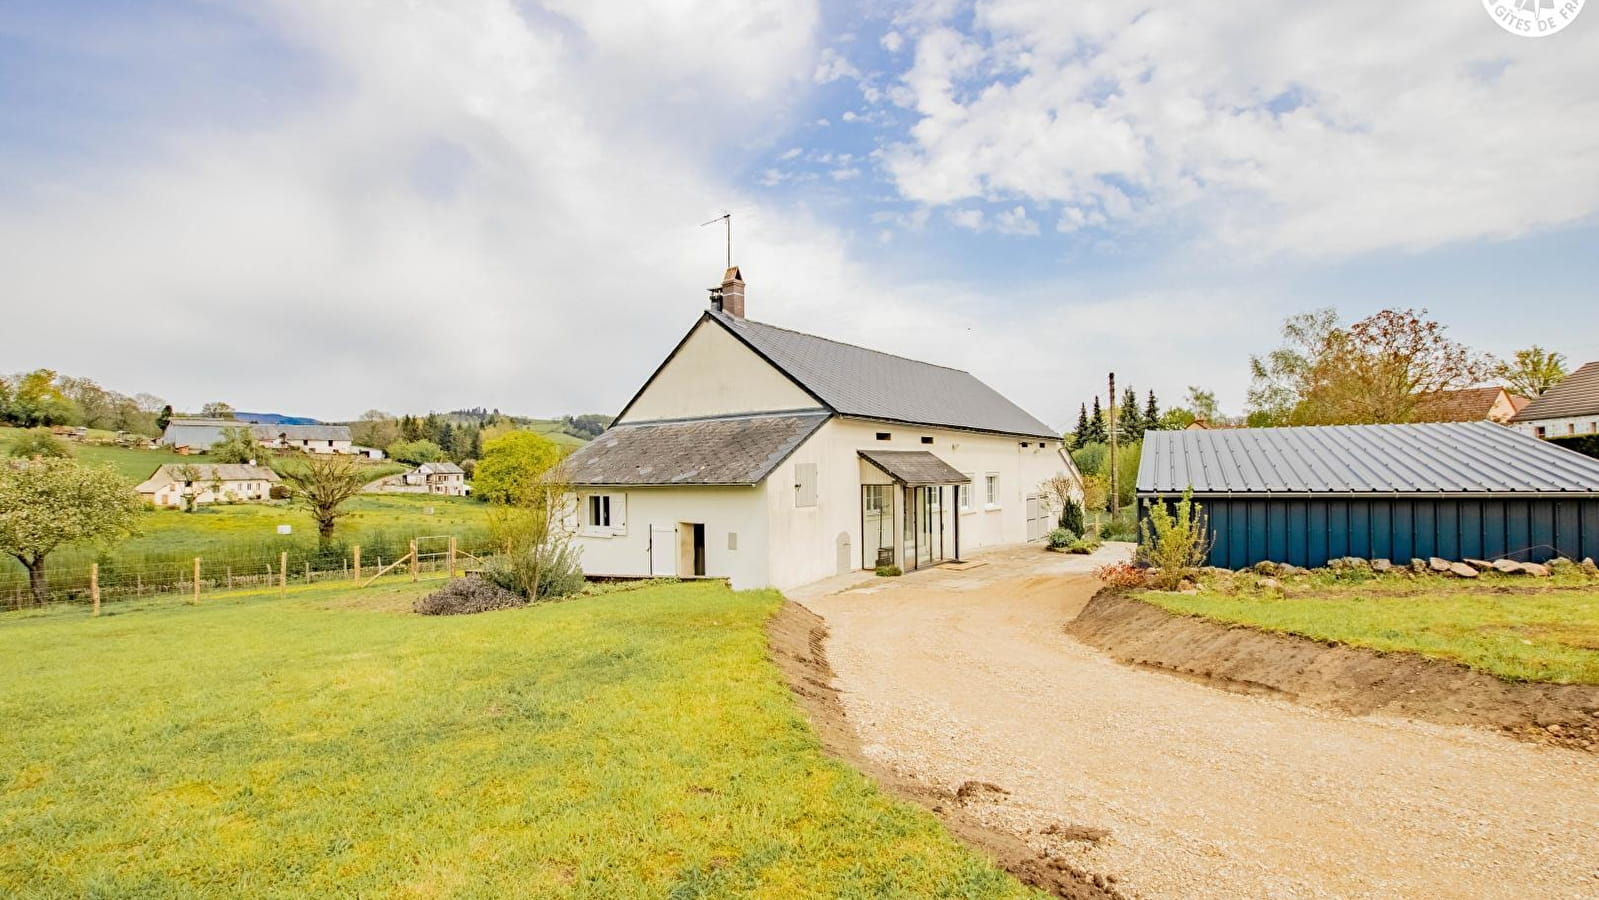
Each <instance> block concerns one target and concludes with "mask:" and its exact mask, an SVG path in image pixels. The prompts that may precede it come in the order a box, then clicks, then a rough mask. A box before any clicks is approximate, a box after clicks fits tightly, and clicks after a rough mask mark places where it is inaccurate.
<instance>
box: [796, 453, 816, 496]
mask: <svg viewBox="0 0 1599 900" xmlns="http://www.w3.org/2000/svg"><path fill="white" fill-rule="evenodd" d="M794 505H795V506H815V505H816V463H795V464H794Z"/></svg>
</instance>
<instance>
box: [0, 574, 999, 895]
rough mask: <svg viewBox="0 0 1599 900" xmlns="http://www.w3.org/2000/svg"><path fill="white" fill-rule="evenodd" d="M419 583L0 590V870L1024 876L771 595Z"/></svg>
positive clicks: (640, 878)
mask: <svg viewBox="0 0 1599 900" xmlns="http://www.w3.org/2000/svg"><path fill="white" fill-rule="evenodd" d="M425 589H426V586H425V585H423V586H416V585H410V584H403V583H401V584H395V585H389V586H379V587H377V588H372V589H369V590H367V591H364V592H350V591H339V590H332V589H326V588H323V589H302V590H298V591H295V592H292V593H291V594H290V596H289V599H287V600H283V601H280V600H278V599H276V597H275V596H274V595H273V594H271V593H268V594H266V595H258V596H249V595H239V596H229V597H227V598H222V599H208V600H207V601H206V602H205V603H203V604H202V605H201V606H199V607H188V606H183V605H179V604H172V603H166V604H161V603H151V602H148V601H147V602H145V603H144V604H141V605H120V604H119V605H114V606H112V607H110V612H112V613H113V614H112V615H108V616H103V617H101V618H99V619H91V618H88V617H86V615H85V613H84V611H83V610H82V609H81V608H76V609H61V608H57V609H54V610H51V611H47V612H43V613H41V612H31V613H22V614H9V615H0V679H3V680H4V682H5V683H6V684H8V685H10V687H9V688H8V689H7V690H6V691H4V692H0V716H3V718H4V721H5V723H6V727H5V729H4V730H3V732H0V786H3V793H0V834H4V835H5V839H4V840H3V841H0V894H5V895H8V896H16V897H56V896H118V897H126V896H151V897H154V896H162V897H166V896H219V897H221V896H230V897H231V896H243V895H248V896H282V897H303V896H333V895H337V896H407V897H409V896H418V897H439V896H451V897H455V896H463V897H509V896H528V897H530V896H570V897H595V898H600V897H605V898H609V897H707V896H744V895H760V896H771V897H786V896H856V897H866V896H872V897H921V896H959V897H1003V896H1028V895H1029V894H1028V892H1027V891H1026V889H1024V888H1023V887H1022V886H1021V885H1019V884H1018V883H1017V882H1015V881H1013V880H1012V879H1010V877H1009V876H1007V875H1005V874H1003V873H1002V872H999V871H997V870H996V869H995V868H993V867H992V866H991V865H990V864H989V863H988V862H986V861H985V860H983V859H981V858H979V857H977V856H976V855H974V854H973V853H971V852H969V851H968V850H966V849H965V848H963V847H962V846H961V845H959V844H958V843H956V842H955V841H954V840H953V839H952V838H951V837H950V836H949V835H948V834H947V833H946V832H944V831H943V829H942V828H941V826H940V825H939V824H938V823H937V821H936V820H934V819H933V818H932V817H931V816H930V815H928V814H926V813H924V812H922V811H920V810H917V809H914V808H911V807H908V806H905V805H903V804H900V803H898V802H895V801H892V800H890V799H888V798H886V797H885V796H883V795H882V794H880V793H879V792H878V791H877V790H876V789H875V788H874V787H873V786H872V785H871V784H870V783H869V782H868V781H867V780H866V779H865V778H864V777H863V776H861V775H859V774H858V773H856V772H854V771H853V770H851V769H849V768H848V767H846V766H844V765H842V764H840V763H837V762H834V761H832V760H830V759H827V758H825V757H824V756H823V755H822V752H821V750H820V748H819V744H818V741H817V739H816V737H815V735H814V733H813V732H812V731H811V730H810V728H809V727H808V725H807V724H806V723H805V721H804V719H803V718H802V716H801V714H800V712H799V711H798V709H797V707H796V705H795V703H794V702H793V699H792V697H791V696H790V695H789V693H788V690H787V688H786V687H785V686H784V685H783V683H782V682H781V680H780V676H779V675H778V673H777V671H776V669H775V667H774V666H773V665H772V664H771V662H770V661H769V660H768V658H767V656H766V650H765V635H764V628H763V625H764V622H765V621H766V619H767V618H768V617H769V616H770V615H771V613H772V612H773V611H774V610H775V609H776V607H777V605H778V603H779V598H778V596H777V595H776V594H774V593H770V592H757V593H738V594H735V593H732V592H730V591H729V590H727V589H726V588H725V587H723V586H721V585H718V584H711V583H702V584H684V585H666V586H655V587H648V588H644V589H641V590H636V591H629V592H625V593H612V594H607V595H603V596H597V597H587V598H583V599H578V600H574V601H571V602H568V603H563V604H557V605H553V606H544V607H538V608H530V609H523V610H512V611H506V612H498V613H489V614H485V615H478V616H463V617H449V618H424V617H421V616H415V615H412V614H410V613H409V612H406V611H405V609H406V607H407V605H408V604H409V602H410V600H411V599H412V598H414V597H415V596H417V595H418V593H419V592H420V591H422V590H425Z"/></svg>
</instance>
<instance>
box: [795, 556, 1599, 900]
mask: <svg viewBox="0 0 1599 900" xmlns="http://www.w3.org/2000/svg"><path fill="white" fill-rule="evenodd" d="M1117 552H1121V553H1125V549H1124V548H1123V549H1121V550H1120V551H1118V550H1114V549H1112V550H1106V551H1102V552H1101V556H1107V555H1114V554H1115V553H1117ZM985 559H986V561H987V562H988V564H987V565H985V566H982V567H980V568H975V569H971V570H967V571H961V572H956V571H946V570H934V571H931V572H924V573H917V574H913V575H907V576H905V577H903V578H900V579H893V580H889V579H878V580H874V581H872V582H870V583H868V584H867V585H866V586H864V587H860V588H856V589H853V590H843V591H842V592H838V593H825V591H826V590H835V591H836V590H838V588H839V585H837V584H836V583H835V584H834V585H831V586H823V587H820V588H817V589H815V590H812V591H810V592H805V591H799V592H794V593H793V594H792V595H791V596H792V599H794V600H796V601H798V602H800V603H802V604H804V605H805V606H807V607H809V608H810V609H811V610H813V611H814V612H816V613H817V614H818V615H820V616H822V617H823V618H824V619H825V620H826V622H827V625H828V627H829V629H830V631H831V637H830V639H829V642H828V645H827V650H828V654H829V657H830V660H831V662H832V666H833V669H834V670H835V671H836V673H837V677H838V687H839V688H840V689H841V691H842V700H843V703H844V708H845V711H846V713H847V714H848V716H849V718H850V719H852V720H853V721H854V723H855V727H856V728H857V729H858V730H859V732H860V739H861V743H862V745H863V750H862V752H863V753H864V754H865V755H867V756H868V757H869V758H871V759H872V760H874V761H875V762H877V763H879V764H881V765H886V766H888V767H890V768H892V769H894V770H895V771H897V772H899V773H900V774H902V775H904V776H906V777H909V778H912V779H915V780H919V781H923V782H926V783H929V784H933V785H937V786H941V787H944V788H953V787H954V786H956V785H958V784H960V783H962V782H965V781H968V780H975V781H982V782H991V783H993V784H995V785H998V786H1000V787H1002V788H1004V789H1005V790H1007V791H1009V794H1008V795H1000V794H993V795H991V796H992V797H993V801H992V802H991V803H985V805H984V806H983V807H982V809H981V810H980V814H981V815H983V816H984V817H985V818H986V819H987V820H988V821H989V823H990V824H993V825H997V826H999V827H1001V828H1004V829H1005V830H1009V831H1013V832H1014V833H1017V834H1022V835H1025V836H1026V839H1027V840H1028V841H1029V843H1031V844H1033V845H1035V846H1037V847H1039V848H1041V849H1043V848H1047V849H1048V850H1049V851H1050V852H1051V853H1055V854H1058V855H1061V856H1064V857H1065V858H1066V859H1067V860H1069V861H1070V862H1072V863H1074V864H1076V865H1078V866H1080V867H1082V868H1084V869H1087V870H1089V871H1093V872H1100V873H1104V874H1111V875H1115V876H1117V878H1118V879H1119V887H1120V888H1121V889H1122V890H1123V891H1125V892H1127V893H1129V894H1131V895H1133V896H1140V897H1205V896H1211V897H1222V896H1226V897H1238V896H1250V897H1393V896H1406V897H1515V898H1526V897H1588V898H1593V897H1599V758H1595V757H1594V756H1592V755H1589V754H1583V753H1579V752H1575V751H1570V750H1563V749H1559V748H1549V747H1540V746H1535V745H1531V744H1525V743H1520V742H1517V741H1513V740H1510V739H1508V738H1504V737H1501V736H1499V735H1497V734H1494V733H1491V732H1487V731H1480V730H1475V729H1468V728H1448V727H1443V726H1438V725H1431V724H1425V723H1420V722H1413V721H1410V720H1404V719H1394V718H1381V717H1361V718H1352V717H1346V716H1340V715H1337V714H1333V713H1327V712H1322V711H1318V710H1314V709H1310V708H1306V707H1301V706H1298V705H1295V704H1293V703H1291V702H1287V701H1283V700H1278V699H1273V698H1266V697H1255V696H1246V695H1241V694H1233V693H1227V692H1224V691H1220V690H1216V689H1214V688H1210V687H1207V686H1204V685H1201V684H1197V683H1193V682H1189V681H1185V680H1182V679H1180V678H1177V677H1174V676H1171V675H1167V674H1162V673H1156V672H1148V671H1142V670H1138V669H1134V668H1129V667H1127V666H1123V665H1120V664H1118V663H1115V662H1113V661H1111V660H1109V659H1107V658H1105V657H1103V656H1101V655H1100V654H1099V653H1098V652H1096V651H1094V650H1092V649H1090V648H1088V647H1086V646H1084V645H1082V644H1079V643H1077V642H1076V641H1075V640H1073V639H1072V638H1070V637H1068V636H1067V635H1066V634H1064V633H1063V631H1062V625H1063V624H1064V623H1065V622H1067V621H1069V620H1070V619H1071V618H1072V617H1073V616H1074V615H1076V613H1077V611H1078V610H1079V609H1081V608H1082V605H1083V604H1084V603H1085V602H1086V601H1087V600H1088V598H1089V597H1090V596H1092V594H1093V593H1094V591H1095V590H1096V588H1097V584H1096V583H1095V582H1094V581H1093V580H1092V578H1091V577H1090V576H1088V575H1087V574H1086V573H1087V571H1088V569H1089V568H1091V567H1092V566H1093V565H1094V564H1096V563H1097V562H1100V561H1102V560H1087V559H1084V558H1081V557H1066V556H1061V555H1056V554H1047V553H1044V552H1042V551H1041V550H1039V549H1038V548H1036V547H1029V548H1016V549H1009V550H1004V551H999V552H997V553H994V554H990V555H989V556H987V557H985ZM1051 825H1054V826H1058V827H1057V829H1053V830H1055V831H1057V832H1060V831H1064V832H1065V833H1067V834H1072V833H1073V832H1072V831H1070V830H1069V826H1080V827H1082V828H1089V829H1092V828H1103V829H1106V830H1107V831H1108V835H1107V836H1106V837H1104V838H1103V839H1101V840H1099V841H1098V842H1097V843H1094V842H1091V841H1086V840H1064V839H1061V838H1059V837H1056V836H1047V835H1044V834H1041V833H1040V832H1042V831H1044V830H1046V829H1048V827H1049V826H1051Z"/></svg>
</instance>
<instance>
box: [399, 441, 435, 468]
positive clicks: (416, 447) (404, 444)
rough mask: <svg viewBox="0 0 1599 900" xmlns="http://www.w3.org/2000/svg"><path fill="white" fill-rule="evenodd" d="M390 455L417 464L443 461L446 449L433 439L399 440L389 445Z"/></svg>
mask: <svg viewBox="0 0 1599 900" xmlns="http://www.w3.org/2000/svg"><path fill="white" fill-rule="evenodd" d="M389 456H390V457H392V458H393V459H396V460H399V461H400V462H403V463H410V464H411V465H413V466H417V465H421V464H422V463H426V462H442V461H443V460H444V451H443V450H442V449H440V448H439V445H438V444H435V443H433V442H432V441H399V442H397V443H393V444H390V445H389Z"/></svg>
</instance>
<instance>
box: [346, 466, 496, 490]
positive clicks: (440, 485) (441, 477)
mask: <svg viewBox="0 0 1599 900" xmlns="http://www.w3.org/2000/svg"><path fill="white" fill-rule="evenodd" d="M366 489H367V490H368V491H370V492H372V493H375V494H439V495H442V496H445V497H465V496H467V495H469V494H471V493H472V486H471V485H469V484H467V483H466V470H464V469H462V468H461V467H460V466H458V465H456V464H455V463H452V462H430V463H423V464H421V465H420V466H417V467H416V468H414V469H412V470H411V471H409V472H401V473H400V474H398V475H390V476H389V477H387V478H384V479H381V480H379V481H376V482H374V483H373V484H370V485H368V486H367V488H366Z"/></svg>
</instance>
